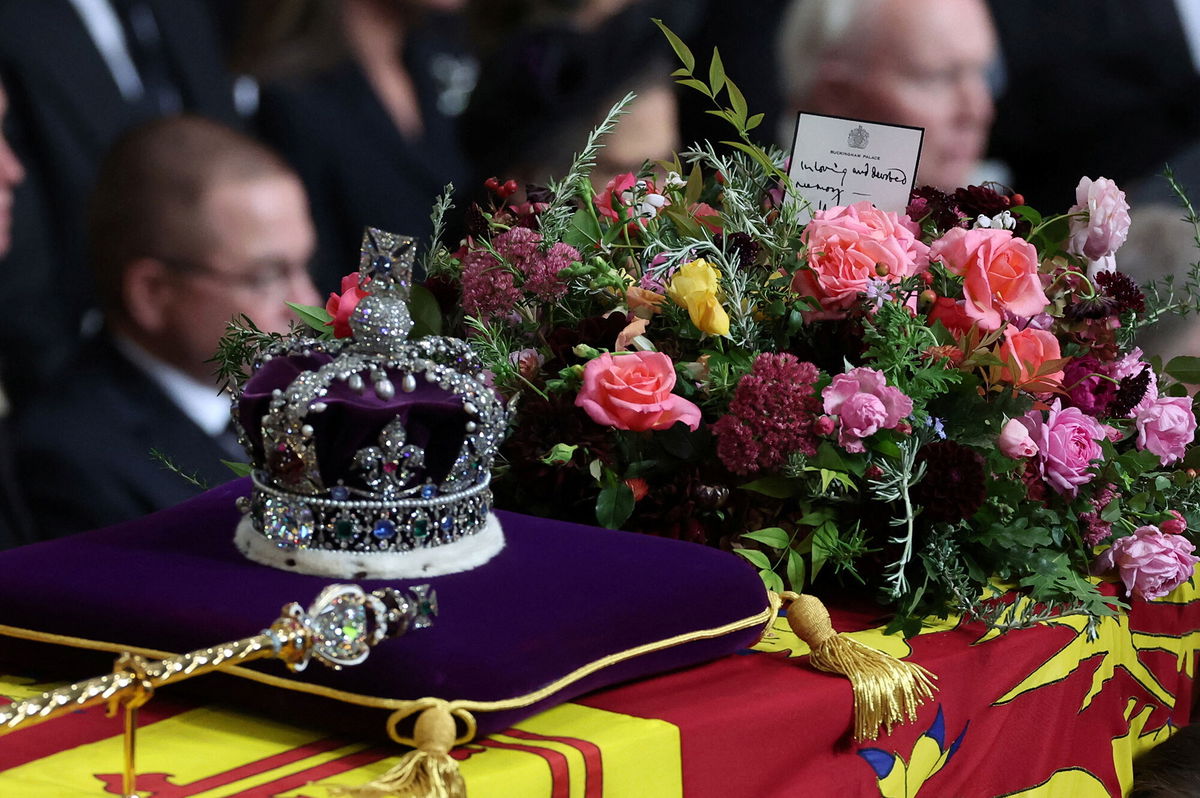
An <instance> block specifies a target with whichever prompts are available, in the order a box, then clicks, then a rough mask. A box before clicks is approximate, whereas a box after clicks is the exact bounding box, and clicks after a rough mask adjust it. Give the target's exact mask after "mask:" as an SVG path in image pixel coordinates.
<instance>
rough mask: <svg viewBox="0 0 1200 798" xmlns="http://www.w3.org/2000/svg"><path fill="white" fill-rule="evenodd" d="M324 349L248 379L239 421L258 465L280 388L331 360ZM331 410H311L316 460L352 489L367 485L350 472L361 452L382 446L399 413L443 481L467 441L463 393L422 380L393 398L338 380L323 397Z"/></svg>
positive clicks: (275, 363) (284, 358)
mask: <svg viewBox="0 0 1200 798" xmlns="http://www.w3.org/2000/svg"><path fill="white" fill-rule="evenodd" d="M332 360H333V357H332V356H331V355H329V354H326V353H324V352H312V353H310V354H296V355H279V356H276V357H273V358H271V359H270V360H268V361H266V362H265V363H263V365H262V366H261V367H260V368H259V369H258V370H257V371H256V372H255V373H254V375H253V376H252V377H251V378H250V379H249V380H248V381H247V382H246V385H245V387H244V389H243V392H242V395H241V398H240V400H239V402H238V411H237V412H238V421H239V423H240V424H241V425H242V428H243V430H244V431H245V434H246V437H247V439H248V440H249V446H250V452H249V453H250V456H251V459H252V460H253V462H254V463H256V464H262V463H263V462H264V460H265V452H264V451H263V435H262V418H263V416H264V415H265V414H266V413H267V411H268V408H269V407H270V403H271V395H272V393H273V392H274V391H275V390H277V389H278V390H284V391H286V390H287V387H288V386H289V385H290V384H291V383H292V381H293V380H295V379H296V377H298V376H299V375H300V374H301V373H303V372H305V371H315V370H316V369H318V368H320V367H321V366H323V365H325V364H327V363H329V362H331V361H332ZM403 376H404V375H403V374H401V373H399V372H396V371H389V373H388V377H389V378H390V379H391V380H392V382H393V383H394V384H396V385H399V384H401V381H402V379H403ZM322 401H323V402H324V404H325V405H326V409H325V410H324V411H322V412H320V413H309V415H308V417H307V423H309V424H311V425H312V427H313V437H314V439H315V440H316V453H317V464H318V466H319V468H320V471H321V476H322V479H323V481H324V483H325V485H326V486H331V485H334V484H336V483H337V482H338V480H342V481H344V482H345V484H347V485H350V486H352V487H357V488H362V487H364V486H363V484H362V481H361V478H360V477H359V476H358V475H356V474H355V473H354V472H353V471H352V470H351V463H352V461H353V459H354V455H355V453H356V452H358V451H359V450H360V449H363V448H364V447H368V446H374V445H376V442H377V441H378V439H379V434H380V432H381V431H382V430H383V427H384V426H385V425H386V424H388V423H389V422H391V421H392V420H393V419H395V418H399V419H400V420H401V421H402V423H403V424H404V427H405V429H406V431H407V433H408V443H410V444H413V445H416V446H419V447H421V448H422V449H423V450H424V451H425V474H426V475H427V476H429V477H430V478H431V479H432V480H433V481H434V482H440V481H441V480H442V478H443V477H445V475H446V473H447V472H448V471H449V470H450V467H451V465H452V464H453V463H454V459H455V457H456V456H457V455H458V452H459V450H460V448H461V447H462V444H463V436H464V432H463V430H464V425H465V423H466V422H467V420H468V416H467V414H466V412H465V411H464V410H463V403H462V398H461V397H459V396H457V395H455V394H453V393H451V392H450V391H447V390H445V389H444V388H442V387H440V386H438V385H435V384H431V383H429V382H426V381H425V380H418V381H417V387H416V390H414V391H412V392H405V391H402V390H397V391H396V392H395V395H394V396H392V397H391V398H388V399H384V398H381V397H380V396H379V395H378V394H377V393H376V392H375V391H373V390H371V388H370V386H369V385H368V386H367V388H366V390H363V391H355V390H353V389H351V388H350V387H349V385H347V383H346V382H344V381H342V380H333V381H332V382H331V383H330V384H329V389H328V393H326V395H325V396H324V397H323V398H322Z"/></svg>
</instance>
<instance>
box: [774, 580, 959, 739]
mask: <svg viewBox="0 0 1200 798" xmlns="http://www.w3.org/2000/svg"><path fill="white" fill-rule="evenodd" d="M782 597H783V600H784V601H787V602H789V603H788V608H787V619H788V625H789V626H791V627H792V631H793V632H795V633H796V636H797V637H799V638H800V639H801V640H803V641H804V642H806V643H808V646H809V648H810V649H811V653H810V654H809V657H808V661H809V663H810V664H811V665H812V666H813V667H814V668H816V669H818V670H822V671H827V672H829V673H840V674H843V675H844V676H846V677H848V678H849V679H850V685H851V687H852V688H853V690H854V741H855V742H859V743H861V742H863V741H865V740H874V739H875V738H876V737H878V736H879V727H880V726H884V727H886V729H887V733H888V734H891V732H892V727H893V726H895V725H896V724H898V723H903V722H905V721H908V722H911V721H914V720H916V718H917V707H919V706H920V705H921V704H922V703H924V702H925V701H927V700H928V699H930V698H932V697H933V691H934V689H935V688H934V685H933V682H932V681H931V680H933V679H936V678H937V677H936V676H934V675H933V674H932V673H930V672H929V671H927V670H925V669H924V668H922V667H921V666H920V665H918V664H916V663H915V662H904V661H903V660H898V659H896V658H895V657H893V656H891V655H890V654H886V653H884V652H882V651H879V650H878V649H874V648H871V647H870V646H866V645H863V644H862V643H860V642H858V641H857V640H855V639H853V638H851V637H847V636H846V635H844V634H838V633H837V632H835V631H834V629H833V624H832V622H831V621H830V619H829V611H828V610H827V609H825V605H824V604H822V603H821V601H820V599H817V598H816V597H814V596H808V595H799V594H796V593H792V592H790V591H789V592H786V593H783V594H782Z"/></svg>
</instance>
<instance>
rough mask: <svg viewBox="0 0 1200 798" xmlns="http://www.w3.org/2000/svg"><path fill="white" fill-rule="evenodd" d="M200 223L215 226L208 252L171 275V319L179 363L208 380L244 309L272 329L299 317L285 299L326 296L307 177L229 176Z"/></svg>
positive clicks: (314, 300)
mask: <svg viewBox="0 0 1200 798" xmlns="http://www.w3.org/2000/svg"><path fill="white" fill-rule="evenodd" d="M200 221H201V223H202V224H204V225H206V229H207V230H209V231H211V232H210V235H211V241H212V246H211V247H210V249H209V252H208V254H207V255H206V256H205V257H202V258H197V259H195V262H192V263H189V264H187V268H183V269H172V270H171V271H170V273H169V277H168V279H169V289H168V292H167V293H168V300H167V301H168V308H167V310H168V321H167V323H166V324H167V330H166V331H165V332H164V335H169V336H172V337H173V339H174V340H173V345H172V349H173V350H175V352H174V354H175V356H174V357H173V358H172V360H174V361H175V362H176V364H177V365H178V366H179V367H181V368H183V369H185V370H187V371H188V372H189V373H191V374H193V376H196V377H198V378H201V379H211V377H212V374H213V371H214V367H213V364H212V363H205V362H204V361H205V360H207V359H208V358H210V357H212V356H213V354H214V353H215V352H216V348H217V342H218V340H219V339H220V338H221V336H222V335H223V334H224V333H225V329H226V324H227V322H229V320H230V319H232V318H234V317H237V316H239V315H241V314H245V315H247V316H249V317H250V319H251V320H253V321H254V323H255V324H256V325H257V326H258V328H259V329H261V330H263V331H267V332H286V331H287V329H288V323H289V322H290V321H291V320H292V319H293V318H295V317H294V314H293V313H292V311H291V309H290V308H288V307H287V305H286V304H285V302H287V301H290V302H297V303H300V304H304V305H316V304H318V303H319V302H320V297H319V296H318V295H317V291H316V288H315V287H314V286H313V284H312V280H311V279H310V277H309V274H308V264H309V261H310V260H311V258H312V255H313V251H314V249H315V247H316V232H315V230H314V228H313V224H312V219H311V217H310V215H309V211H308V200H307V198H306V196H305V193H304V188H303V186H302V185H301V184H300V181H299V180H298V179H296V178H295V177H292V176H290V175H282V174H281V175H271V176H267V177H261V178H254V179H249V180H227V181H223V182H219V183H217V184H216V185H215V186H214V187H213V188H212V189H210V190H209V192H208V195H207V196H206V197H205V198H204V200H203V201H202V203H201V208H200Z"/></svg>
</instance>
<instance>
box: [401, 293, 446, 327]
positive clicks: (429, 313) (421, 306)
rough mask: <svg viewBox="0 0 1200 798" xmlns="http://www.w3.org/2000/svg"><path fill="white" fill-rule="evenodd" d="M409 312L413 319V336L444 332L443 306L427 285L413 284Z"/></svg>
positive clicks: (409, 298)
mask: <svg viewBox="0 0 1200 798" xmlns="http://www.w3.org/2000/svg"><path fill="white" fill-rule="evenodd" d="M408 312H409V314H410V315H411V316H412V320H413V328H412V335H411V336H410V337H411V338H413V339H417V338H424V337H425V336H427V335H441V334H442V308H441V306H440V305H438V302H437V299H436V298H435V297H434V296H433V293H432V292H431V291H430V290H429V289H428V288H426V287H425V286H423V285H419V284H414V285H413V287H412V293H411V294H409V297H408Z"/></svg>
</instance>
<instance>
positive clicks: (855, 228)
mask: <svg viewBox="0 0 1200 798" xmlns="http://www.w3.org/2000/svg"><path fill="white" fill-rule="evenodd" d="M914 227H915V225H914V224H913V222H912V220H911V219H909V218H908V217H907V216H897V215H896V214H895V213H892V212H890V211H881V210H879V209H878V208H876V207H875V206H874V205H872V204H871V203H869V202H865V201H864V202H856V203H855V204H853V205H849V206H846V207H842V206H837V207H833V208H827V209H826V210H823V211H818V212H817V213H816V215H815V216H813V219H812V221H811V222H809V223H808V226H807V227H806V228H804V234H803V235H802V236H801V239H802V240H803V241H804V243H805V245H806V246H807V248H808V266H809V268H808V269H802V270H800V271H798V272H796V276H795V278H794V279H793V283H792V287H793V288H794V289H795V290H796V291H797V292H798V293H801V294H803V295H805V296H811V297H815V298H816V299H817V301H819V302H820V303H821V309H822V310H823V311H825V312H826V313H830V314H833V315H837V314H840V313H841V312H842V311H844V310H846V309H847V308H849V307H850V306H851V305H853V304H854V303H855V301H857V299H858V295H859V294H860V293H862V292H864V291H865V290H866V288H867V284H868V283H870V282H871V281H873V280H880V279H882V280H885V281H887V282H892V283H894V282H898V281H899V280H900V279H902V278H904V277H910V276H912V275H914V274H918V273H920V272H923V271H925V270H926V269H928V268H929V247H927V246H926V245H925V244H924V243H922V242H921V241H920V240H919V239H918V238H917V236H916V234H915V232H914ZM916 232H919V229H918V230H917V231H916ZM881 272H883V273H882V274H881Z"/></svg>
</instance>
